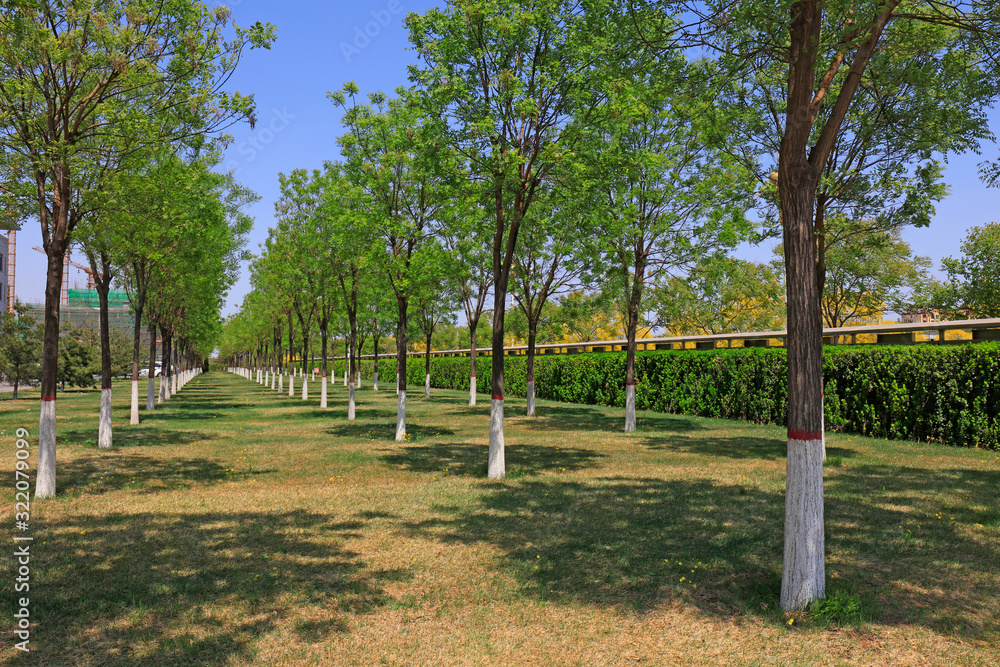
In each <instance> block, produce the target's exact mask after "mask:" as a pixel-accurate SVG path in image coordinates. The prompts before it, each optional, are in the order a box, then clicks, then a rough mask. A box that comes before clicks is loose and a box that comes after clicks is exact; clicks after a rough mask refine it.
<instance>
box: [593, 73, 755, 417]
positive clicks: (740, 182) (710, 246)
mask: <svg viewBox="0 0 1000 667" xmlns="http://www.w3.org/2000/svg"><path fill="white" fill-rule="evenodd" d="M669 55H670V57H669V58H664V59H663V63H662V67H661V68H660V69H659V70H658V72H657V76H658V77H659V81H657V80H656V79H655V78H654V79H652V80H647V79H645V78H640V79H638V80H637V81H635V82H633V83H631V84H620V85H621V87H622V90H620V91H618V93H617V94H616V95H615V96H614V97H612V98H611V99H610V104H611V105H612V107H613V108H616V109H618V108H622V107H623V108H624V109H625V111H624V112H619V113H609V114H606V115H605V116H604V117H603V122H602V123H601V124H599V125H598V126H597V128H596V131H595V132H594V133H593V136H592V137H591V140H590V141H588V143H587V148H588V150H586V151H582V153H583V156H584V161H585V164H586V172H585V173H586V176H585V177H584V178H583V179H582V180H583V189H584V190H585V191H587V192H591V193H594V197H593V200H594V201H593V207H592V210H593V211H594V213H593V214H592V225H591V230H590V232H589V234H587V238H588V240H589V242H590V244H591V246H592V248H593V252H594V254H595V255H596V256H597V257H598V258H599V259H600V260H601V261H602V262H603V263H604V265H605V266H607V267H608V269H609V270H610V271H613V272H614V274H615V275H616V277H617V283H618V284H619V285H620V286H621V288H622V290H623V293H622V301H623V304H624V306H625V314H626V318H625V328H626V331H625V335H626V339H627V341H628V344H627V348H626V349H627V352H626V362H625V431H626V432H632V431H635V428H636V419H635V382H636V375H635V353H636V330H637V326H638V323H639V318H640V314H641V312H642V300H643V296H644V292H645V287H646V283H647V281H651V280H656V279H658V278H660V277H661V276H664V275H670V274H672V273H673V274H676V273H677V272H680V271H682V270H684V269H686V268H689V267H691V266H693V265H694V264H696V263H697V262H699V261H702V260H703V259H704V258H705V257H707V256H709V255H711V254H713V253H717V252H719V251H720V250H721V249H725V248H728V247H731V246H733V245H735V243H736V242H737V241H738V240H741V239H742V238H744V237H745V236H746V235H747V231H748V228H749V224H748V223H747V222H746V221H745V220H744V217H743V209H744V207H745V206H746V204H745V202H746V201H747V200H748V199H749V197H748V194H749V193H748V189H749V188H748V186H749V183H750V181H749V178H747V175H746V173H745V171H744V170H743V169H742V168H741V167H740V165H739V163H738V162H737V161H735V160H733V159H732V158H730V157H729V156H727V155H726V154H725V153H724V152H722V151H721V150H719V149H718V147H717V145H716V144H717V143H718V142H717V141H714V140H713V138H712V136H711V132H712V130H713V127H711V125H709V126H706V123H705V121H704V119H705V117H706V116H711V113H710V112H711V109H712V106H713V104H714V103H715V95H714V93H713V91H712V90H711V88H709V87H706V86H704V85H703V83H702V82H703V81H704V80H705V79H706V78H707V77H708V74H707V73H706V72H705V70H706V69H708V66H707V65H706V64H705V63H696V64H693V65H689V64H688V63H687V62H686V61H685V59H684V58H683V57H682V56H681V55H680V54H669Z"/></svg>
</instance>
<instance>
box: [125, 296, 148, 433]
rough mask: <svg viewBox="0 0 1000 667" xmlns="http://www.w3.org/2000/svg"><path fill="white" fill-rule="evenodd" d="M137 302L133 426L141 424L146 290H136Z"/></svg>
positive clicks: (134, 305) (133, 339)
mask: <svg viewBox="0 0 1000 667" xmlns="http://www.w3.org/2000/svg"><path fill="white" fill-rule="evenodd" d="M135 300H136V303H134V304H132V309H133V310H134V311H135V324H134V325H133V326H132V402H131V407H130V409H129V419H128V422H129V424H131V425H135V424H138V423H139V353H140V352H141V347H142V311H143V309H144V308H145V305H146V293H145V290H144V289H141V288H140V289H138V290H136V299H135Z"/></svg>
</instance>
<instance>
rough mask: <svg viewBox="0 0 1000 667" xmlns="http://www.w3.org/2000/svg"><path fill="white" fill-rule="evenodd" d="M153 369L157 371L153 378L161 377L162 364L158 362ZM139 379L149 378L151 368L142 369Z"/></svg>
mask: <svg viewBox="0 0 1000 667" xmlns="http://www.w3.org/2000/svg"><path fill="white" fill-rule="evenodd" d="M153 368H154V371H155V372H154V374H153V377H160V362H158V361H157V362H156V363H155V364H154V366H153ZM139 377H143V378H145V377H149V366H146V367H145V368H140V369H139Z"/></svg>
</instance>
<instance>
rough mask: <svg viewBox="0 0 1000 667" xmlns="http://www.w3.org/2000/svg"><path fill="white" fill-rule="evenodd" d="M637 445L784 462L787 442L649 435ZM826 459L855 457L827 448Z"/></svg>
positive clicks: (767, 439)
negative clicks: (781, 460) (782, 460)
mask: <svg viewBox="0 0 1000 667" xmlns="http://www.w3.org/2000/svg"><path fill="white" fill-rule="evenodd" d="M638 441H639V442H640V443H641V444H642V445H643V446H645V447H648V448H650V449H655V450H663V451H671V452H684V453H688V454H703V455H705V456H724V457H726V458H730V459H765V460H769V461H774V460H777V459H784V458H785V457H786V456H787V453H788V441H787V440H785V439H782V438H760V437H753V436H736V437H714V436H706V435H693V436H685V435H673V434H649V435H645V436H644V437H641V439H638ZM826 453H827V456H828V457H832V456H839V457H841V458H851V457H853V456H855V452H854V450H852V449H845V448H843V447H833V446H827V448H826Z"/></svg>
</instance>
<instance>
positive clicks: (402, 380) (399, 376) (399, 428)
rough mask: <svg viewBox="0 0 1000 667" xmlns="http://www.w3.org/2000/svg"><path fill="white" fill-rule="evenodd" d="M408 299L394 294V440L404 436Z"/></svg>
mask: <svg viewBox="0 0 1000 667" xmlns="http://www.w3.org/2000/svg"><path fill="white" fill-rule="evenodd" d="M409 305H410V304H409V300H408V299H407V298H406V297H405V296H400V295H399V294H397V295H396V312H397V314H398V316H399V320H398V322H397V323H396V391H397V393H398V394H399V399H398V401H397V403H396V440H397V441H399V440H402V439H404V438H405V437H406V311H407V308H408V307H409Z"/></svg>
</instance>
